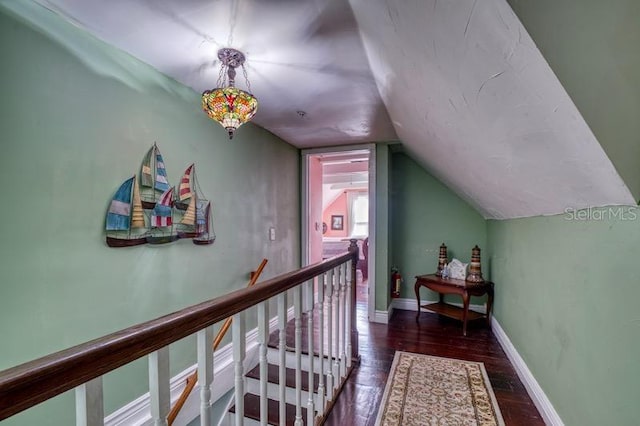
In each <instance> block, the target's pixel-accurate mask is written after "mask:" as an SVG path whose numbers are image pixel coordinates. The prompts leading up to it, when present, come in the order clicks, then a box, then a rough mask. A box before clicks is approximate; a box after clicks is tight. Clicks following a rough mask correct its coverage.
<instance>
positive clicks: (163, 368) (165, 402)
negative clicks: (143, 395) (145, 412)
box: [149, 346, 171, 426]
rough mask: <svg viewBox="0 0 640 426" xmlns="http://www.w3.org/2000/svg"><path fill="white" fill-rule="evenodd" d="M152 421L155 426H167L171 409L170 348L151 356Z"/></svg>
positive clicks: (167, 347) (150, 391)
mask: <svg viewBox="0 0 640 426" xmlns="http://www.w3.org/2000/svg"><path fill="white" fill-rule="evenodd" d="M149 395H150V398H151V419H152V420H153V424H154V425H155V426H164V425H166V424H167V416H168V415H169V409H170V408H171V403H170V395H169V346H165V347H164V348H162V349H158V350H157V351H155V352H152V353H150V354H149Z"/></svg>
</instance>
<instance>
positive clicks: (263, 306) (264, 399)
mask: <svg viewBox="0 0 640 426" xmlns="http://www.w3.org/2000/svg"><path fill="white" fill-rule="evenodd" d="M268 303H269V302H262V303H260V304H258V345H259V347H258V350H259V353H260V425H262V426H266V425H267V419H268V411H267V410H268V408H267V407H268V399H269V398H268V394H267V378H268V377H267V376H268V374H269V372H268V371H269V370H268V368H269V367H268V362H267V343H268V342H269V305H268Z"/></svg>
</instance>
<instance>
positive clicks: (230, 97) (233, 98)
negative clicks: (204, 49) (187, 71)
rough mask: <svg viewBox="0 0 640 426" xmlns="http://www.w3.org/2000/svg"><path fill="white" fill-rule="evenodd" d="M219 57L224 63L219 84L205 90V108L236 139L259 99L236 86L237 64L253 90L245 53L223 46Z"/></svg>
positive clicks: (253, 113)
mask: <svg viewBox="0 0 640 426" xmlns="http://www.w3.org/2000/svg"><path fill="white" fill-rule="evenodd" d="M218 59H220V62H221V64H222V66H221V68H220V76H219V78H218V87H217V88H216V89H212V90H205V91H204V92H203V93H202V109H203V110H204V112H206V113H207V115H208V116H209V118H211V119H213V120H215V121H217V122H218V123H220V125H222V127H224V128H225V129H226V130H227V132H228V133H229V139H233V134H234V132H235V130H236V129H237V128H238V127H240V126H242V125H243V124H244V123H246V122H247V121H249V120H251V118H252V117H253V116H254V115H255V113H256V111H257V110H258V101H257V100H256V98H254V97H253V95H252V94H251V93H249V92H245V91H244V90H240V89H238V88H237V87H235V86H234V85H235V78H236V68H238V67H242V71H243V73H244V78H245V81H246V82H247V89H249V90H251V85H250V83H249V78H248V77H247V70H246V69H245V67H244V61H245V57H244V54H243V53H242V52H240V51H239V50H236V49H231V48H223V49H220V50H218Z"/></svg>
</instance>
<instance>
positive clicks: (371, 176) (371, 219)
mask: <svg viewBox="0 0 640 426" xmlns="http://www.w3.org/2000/svg"><path fill="white" fill-rule="evenodd" d="M302 168H303V197H302V203H303V206H302V211H303V242H302V247H303V256H302V259H303V261H304V264H305V265H309V264H312V263H316V262H319V261H321V260H324V259H327V258H330V257H333V256H336V255H338V254H342V253H344V252H346V251H347V250H348V247H349V244H350V240H351V239H356V240H357V243H358V249H359V260H358V263H357V265H356V302H357V308H358V311H359V312H358V313H359V315H358V316H359V317H360V316H364V317H368V318H369V319H371V318H373V308H374V305H375V300H373V299H374V297H375V292H374V290H373V289H375V251H374V250H373V249H374V247H375V232H373V230H375V215H374V212H375V209H374V206H375V191H374V188H375V150H374V147H373V146H369V145H367V146H365V147H363V146H358V147H338V148H327V149H311V150H304V151H303V152H302ZM369 302H371V303H369Z"/></svg>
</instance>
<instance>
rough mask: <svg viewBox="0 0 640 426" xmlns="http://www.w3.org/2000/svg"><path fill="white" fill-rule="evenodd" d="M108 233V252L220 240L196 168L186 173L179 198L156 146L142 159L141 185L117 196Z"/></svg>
mask: <svg viewBox="0 0 640 426" xmlns="http://www.w3.org/2000/svg"><path fill="white" fill-rule="evenodd" d="M140 186H141V187H142V188H143V189H142V194H141V189H140ZM105 229H106V241H107V245H108V246H109V247H129V246H135V245H141V244H146V243H148V244H166V243H170V242H173V241H177V240H179V239H191V240H192V241H193V243H194V244H197V245H208V244H213V242H214V241H215V238H216V235H215V232H214V230H213V223H212V220H211V202H210V201H209V200H207V199H206V198H205V197H204V194H203V193H202V190H201V189H200V185H199V184H198V181H197V178H196V174H195V164H191V165H189V167H187V169H186V170H185V172H184V174H183V176H182V179H181V180H180V186H179V188H178V190H177V192H176V190H175V188H174V187H172V186H171V185H169V182H168V179H167V173H166V169H165V166H164V159H163V158H162V154H160V150H159V149H158V146H157V145H156V144H155V143H154V144H153V146H152V147H151V148H150V149H149V151H148V152H147V154H146V155H145V157H144V159H143V162H142V167H141V169H140V179H139V182H138V179H137V177H136V176H135V175H134V176H133V177H131V178H129V179H127V180H126V181H124V182H123V183H122V185H120V188H118V190H117V191H116V193H115V195H114V196H113V198H112V200H111V203H110V205H109V209H108V210H107V217H106V227H105Z"/></svg>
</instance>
